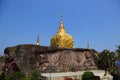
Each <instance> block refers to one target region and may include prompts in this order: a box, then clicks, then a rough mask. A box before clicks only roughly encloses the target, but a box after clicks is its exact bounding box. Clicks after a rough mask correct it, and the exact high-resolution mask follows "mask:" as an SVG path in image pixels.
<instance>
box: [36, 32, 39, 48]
mask: <svg viewBox="0 0 120 80" xmlns="http://www.w3.org/2000/svg"><path fill="white" fill-rule="evenodd" d="M36 45H37V46H39V45H40V39H39V34H38V36H37V41H36Z"/></svg>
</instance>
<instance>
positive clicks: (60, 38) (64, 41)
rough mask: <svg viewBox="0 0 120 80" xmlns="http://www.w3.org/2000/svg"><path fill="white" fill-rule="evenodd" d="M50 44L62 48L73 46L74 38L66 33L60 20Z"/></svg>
mask: <svg viewBox="0 0 120 80" xmlns="http://www.w3.org/2000/svg"><path fill="white" fill-rule="evenodd" d="M50 44H51V46H55V47H63V48H73V47H74V40H73V38H72V36H71V35H69V34H67V33H66V30H65V28H64V25H63V22H62V20H61V21H60V26H59V29H58V32H57V34H55V35H54V36H53V37H52V38H51V42H50Z"/></svg>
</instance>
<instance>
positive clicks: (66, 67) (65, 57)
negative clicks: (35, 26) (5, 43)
mask: <svg viewBox="0 0 120 80" xmlns="http://www.w3.org/2000/svg"><path fill="white" fill-rule="evenodd" d="M4 53H5V54H9V55H10V56H11V57H13V58H14V61H15V63H16V64H17V66H18V67H19V69H20V70H21V71H22V72H23V73H24V74H25V75H29V73H30V72H31V71H32V70H38V71H40V72H58V71H78V70H79V71H80V70H90V69H91V70H95V69H98V66H97V61H98V59H97V56H96V55H97V52H96V51H95V50H94V49H82V48H69V49H68V48H57V47H50V46H37V45H32V44H24V45H17V46H13V47H7V48H6V49H5V50H4Z"/></svg>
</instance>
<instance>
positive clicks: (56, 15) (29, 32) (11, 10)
mask: <svg viewBox="0 0 120 80" xmlns="http://www.w3.org/2000/svg"><path fill="white" fill-rule="evenodd" d="M61 13H62V16H63V23H64V27H65V29H66V31H67V33H69V34H71V35H72V36H73V37H74V45H75V47H77V48H86V46H87V43H88V42H89V44H90V47H91V48H93V49H95V50H96V51H99V52H100V51H102V50H104V49H109V50H111V51H114V50H116V49H117V48H116V45H119V44H120V0H0V54H2V53H3V51H4V49H5V48H6V47H10V46H15V45H19V44H35V42H36V38H37V35H38V34H39V35H40V44H41V45H44V46H49V45H50V39H51V37H52V36H53V35H54V34H56V32H57V29H58V27H59V24H60V14H61Z"/></svg>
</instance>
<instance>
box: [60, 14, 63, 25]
mask: <svg viewBox="0 0 120 80" xmlns="http://www.w3.org/2000/svg"><path fill="white" fill-rule="evenodd" d="M62 18H63V16H62V13H60V23H63V22H62Z"/></svg>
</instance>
